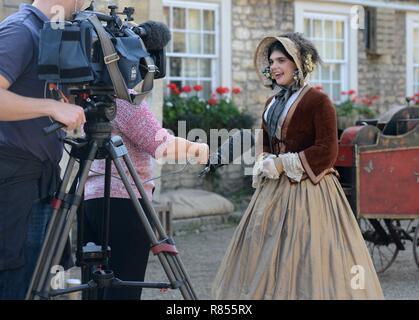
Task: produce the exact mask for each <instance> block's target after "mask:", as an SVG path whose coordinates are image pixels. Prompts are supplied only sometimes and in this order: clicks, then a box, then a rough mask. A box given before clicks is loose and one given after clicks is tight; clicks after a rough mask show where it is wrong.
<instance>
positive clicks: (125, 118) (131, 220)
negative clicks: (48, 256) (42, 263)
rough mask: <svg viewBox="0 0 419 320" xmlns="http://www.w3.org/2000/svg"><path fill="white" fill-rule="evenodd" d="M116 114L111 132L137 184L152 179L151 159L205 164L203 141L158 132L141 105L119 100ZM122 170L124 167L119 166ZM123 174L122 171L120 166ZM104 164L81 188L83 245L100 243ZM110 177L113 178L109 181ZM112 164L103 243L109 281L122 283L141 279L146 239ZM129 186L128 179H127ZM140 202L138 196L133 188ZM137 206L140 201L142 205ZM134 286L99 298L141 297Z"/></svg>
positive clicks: (206, 153) (151, 186)
mask: <svg viewBox="0 0 419 320" xmlns="http://www.w3.org/2000/svg"><path fill="white" fill-rule="evenodd" d="M117 109H118V113H117V116H116V119H115V120H114V121H113V124H114V133H115V134H117V135H119V136H121V137H122V138H123V140H124V144H125V145H126V147H127V149H128V151H129V154H130V157H131V159H132V162H133V164H134V166H135V168H136V171H137V173H138V174H139V176H140V178H141V180H142V181H146V180H149V179H150V178H151V176H152V171H153V170H152V159H151V158H155V159H162V158H164V159H167V160H180V161H179V162H181V161H182V160H191V159H193V160H195V161H196V162H197V163H199V164H206V163H207V161H208V157H209V147H208V145H207V144H205V143H194V142H190V141H187V140H186V139H183V138H180V137H174V136H172V135H170V134H169V133H168V132H167V130H165V129H163V128H162V127H161V125H160V124H159V122H158V121H157V120H156V118H155V117H154V115H153V114H152V113H151V111H150V110H149V107H148V105H147V103H146V102H143V103H142V104H140V105H137V106H133V105H131V104H129V103H128V102H126V101H124V100H119V99H118V100H117ZM124 168H125V164H124ZM125 170H126V171H127V169H126V168H125ZM104 172H105V161H104V160H101V161H95V162H94V163H93V166H92V173H91V174H90V176H89V179H88V181H87V184H86V189H85V199H86V201H85V203H84V208H85V211H84V212H85V225H84V230H85V234H84V240H85V242H86V243H88V242H94V243H96V244H101V243H100V239H101V235H102V230H101V225H102V223H101V221H102V218H103V202H104ZM115 176H116V177H115ZM117 177H119V176H118V173H117V170H116V168H115V166H114V165H112V183H111V205H110V211H111V212H110V230H109V245H110V247H111V250H112V254H111V257H110V259H109V269H110V270H112V271H114V273H115V277H117V278H119V279H121V280H124V281H141V282H142V281H144V276H145V272H146V267H147V262H148V256H149V251H150V240H149V239H148V236H147V234H146V231H145V229H144V227H143V225H142V224H141V222H140V220H139V219H138V216H137V214H136V212H135V209H134V207H133V205H132V203H131V200H130V199H129V195H128V193H127V191H126V189H125V187H124V185H123V183H122V181H121V180H120V179H118V178H117ZM130 181H131V183H132V184H133V181H132V179H130ZM134 189H135V191H136V193H137V197H138V198H139V200H140V202H141V203H142V200H141V199H140V195H139V193H138V192H137V190H136V188H135V187H134ZM144 189H145V191H146V194H147V197H148V199H149V200H151V199H152V196H153V190H154V184H153V183H152V182H146V183H144ZM142 204H143V203H142ZM141 291H142V290H141V289H138V288H108V289H107V292H106V293H105V299H109V300H135V299H140V298H141Z"/></svg>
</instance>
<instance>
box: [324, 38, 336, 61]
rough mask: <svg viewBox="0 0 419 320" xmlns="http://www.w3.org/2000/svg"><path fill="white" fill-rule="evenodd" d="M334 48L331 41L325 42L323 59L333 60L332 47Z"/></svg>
mask: <svg viewBox="0 0 419 320" xmlns="http://www.w3.org/2000/svg"><path fill="white" fill-rule="evenodd" d="M334 46H335V43H334V42H332V41H326V43H325V53H324V56H323V57H324V59H334V58H335V56H334V52H333V49H334V48H333V47H334Z"/></svg>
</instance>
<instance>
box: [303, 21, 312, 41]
mask: <svg viewBox="0 0 419 320" xmlns="http://www.w3.org/2000/svg"><path fill="white" fill-rule="evenodd" d="M304 35H305V36H306V37H308V38H310V37H311V30H310V19H304Z"/></svg>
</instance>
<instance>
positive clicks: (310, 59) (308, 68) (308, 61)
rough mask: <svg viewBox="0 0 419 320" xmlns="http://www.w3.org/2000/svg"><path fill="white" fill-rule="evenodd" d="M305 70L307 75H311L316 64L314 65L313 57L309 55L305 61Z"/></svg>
mask: <svg viewBox="0 0 419 320" xmlns="http://www.w3.org/2000/svg"><path fill="white" fill-rule="evenodd" d="M304 69H305V71H306V72H307V73H311V72H313V71H314V63H313V56H312V55H311V54H310V53H309V54H308V55H307V57H306V59H305V60H304Z"/></svg>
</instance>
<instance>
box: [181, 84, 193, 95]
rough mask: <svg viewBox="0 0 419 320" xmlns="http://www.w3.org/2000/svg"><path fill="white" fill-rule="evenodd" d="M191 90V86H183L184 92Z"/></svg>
mask: <svg viewBox="0 0 419 320" xmlns="http://www.w3.org/2000/svg"><path fill="white" fill-rule="evenodd" d="M191 91H192V88H191V87H190V86H184V87H183V88H182V92H185V93H189V92H191Z"/></svg>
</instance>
